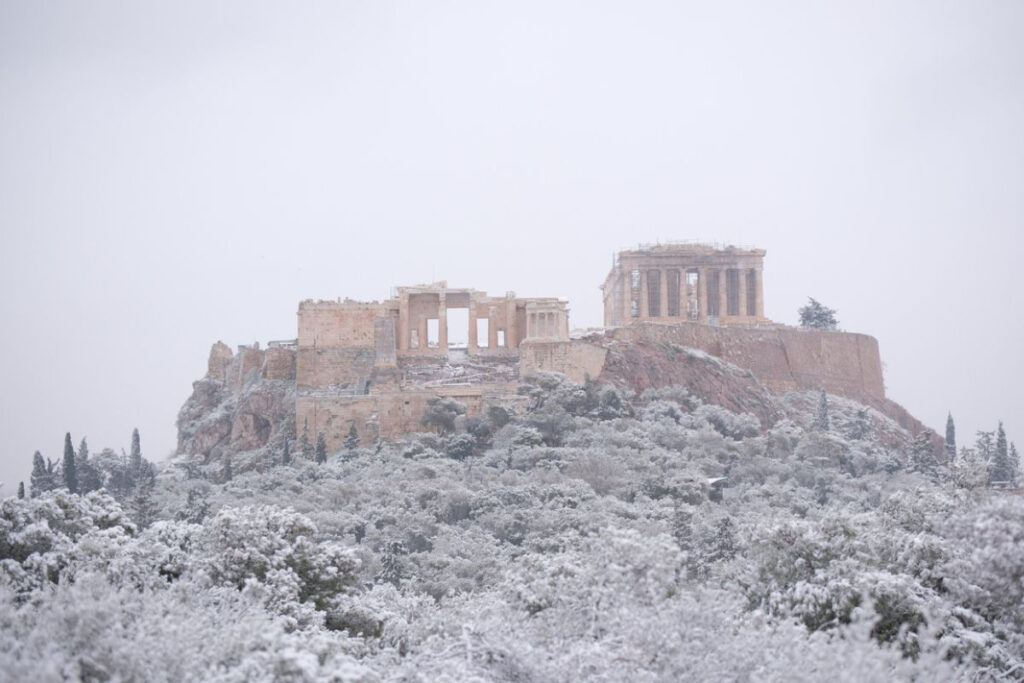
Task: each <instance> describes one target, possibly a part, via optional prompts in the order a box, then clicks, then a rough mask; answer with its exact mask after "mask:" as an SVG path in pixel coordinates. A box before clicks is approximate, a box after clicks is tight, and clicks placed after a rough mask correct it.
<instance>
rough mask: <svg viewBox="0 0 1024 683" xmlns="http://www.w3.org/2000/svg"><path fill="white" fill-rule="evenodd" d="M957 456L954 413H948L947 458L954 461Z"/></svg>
mask: <svg viewBox="0 0 1024 683" xmlns="http://www.w3.org/2000/svg"><path fill="white" fill-rule="evenodd" d="M955 458H956V425H954V424H953V413H948V414H947V415H946V459H947V460H949V462H953V460H954V459H955Z"/></svg>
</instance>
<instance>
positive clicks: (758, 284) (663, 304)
mask: <svg viewBox="0 0 1024 683" xmlns="http://www.w3.org/2000/svg"><path fill="white" fill-rule="evenodd" d="M672 270H675V271H676V272H678V273H679V280H678V282H679V299H678V301H679V316H678V317H680V318H688V317H689V311H688V304H689V295H688V293H687V287H688V285H687V281H686V278H687V273H688V272H693V271H694V269H692V268H683V269H657V268H649V269H641V270H640V299H639V302H638V303H639V309H640V310H639V311H638V313H639V316H638V317H640V318H668V317H670V316H669V310H668V309H669V300H668V294H669V289H668V273H669V272H670V271H672ZM695 270H696V272H697V301H698V315H697V320H698V321H699V322H707V320H708V313H709V309H708V279H709V278H708V276H709V274H710V273H715V274H716V275H717V280H718V301H717V303H718V306H717V309H718V318H724V317H741V318H748V317H756V318H764V289H763V280H762V273H761V269H760V268H753V269H751V268H707V267H700V268H697V269H695ZM730 270H734V271H737V272H738V275H739V278H738V279H739V282H738V283H737V288H736V289H737V299H738V306H737V312H736V313H735V314H732V315H730V314H729V313H728V310H729V284H728V283H729V275H728V274H729V271H730ZM751 271H753V272H754V286H755V290H754V297H755V299H754V314H753V315H751V314H750V313H749V312H748V309H747V297H748V291H747V286H748V281H747V278H748V275H747V274H748V273H749V272H751ZM650 272H657V273H658V280H659V291H658V304H659V305H658V309H659V310H658V311H657V312H655V313H651V310H650V296H649V293H650V289H649V287H648V282H649V279H648V273H650ZM624 289H625V293H626V302H625V304H626V305H625V310H626V311H630V310H631V308H632V300H633V299H632V296H633V293H632V288H631V287H626V288H624ZM673 317H674V316H673Z"/></svg>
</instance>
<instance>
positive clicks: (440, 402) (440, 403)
mask: <svg viewBox="0 0 1024 683" xmlns="http://www.w3.org/2000/svg"><path fill="white" fill-rule="evenodd" d="M465 414H466V406H464V405H462V404H461V403H459V402H458V401H456V400H455V399H453V398H447V397H446V398H439V397H437V396H435V397H433V398H428V399H427V407H426V410H424V411H423V417H422V419H421V420H420V423H421V424H422V425H423V426H424V427H432V428H434V429H436V430H437V433H438V434H440V435H441V436H444V435H446V434H449V433H451V432H453V431H455V418H457V417H458V416H459V415H465Z"/></svg>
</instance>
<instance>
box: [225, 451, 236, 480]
mask: <svg viewBox="0 0 1024 683" xmlns="http://www.w3.org/2000/svg"><path fill="white" fill-rule="evenodd" d="M233 476H234V474H233V473H232V472H231V456H229V455H225V456H224V481H225V482H228V481H231V478H232V477H233Z"/></svg>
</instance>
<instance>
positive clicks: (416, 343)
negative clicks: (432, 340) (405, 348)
mask: <svg viewBox="0 0 1024 683" xmlns="http://www.w3.org/2000/svg"><path fill="white" fill-rule="evenodd" d="M409 348H410V349H418V348H420V331H419V330H410V331H409Z"/></svg>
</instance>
